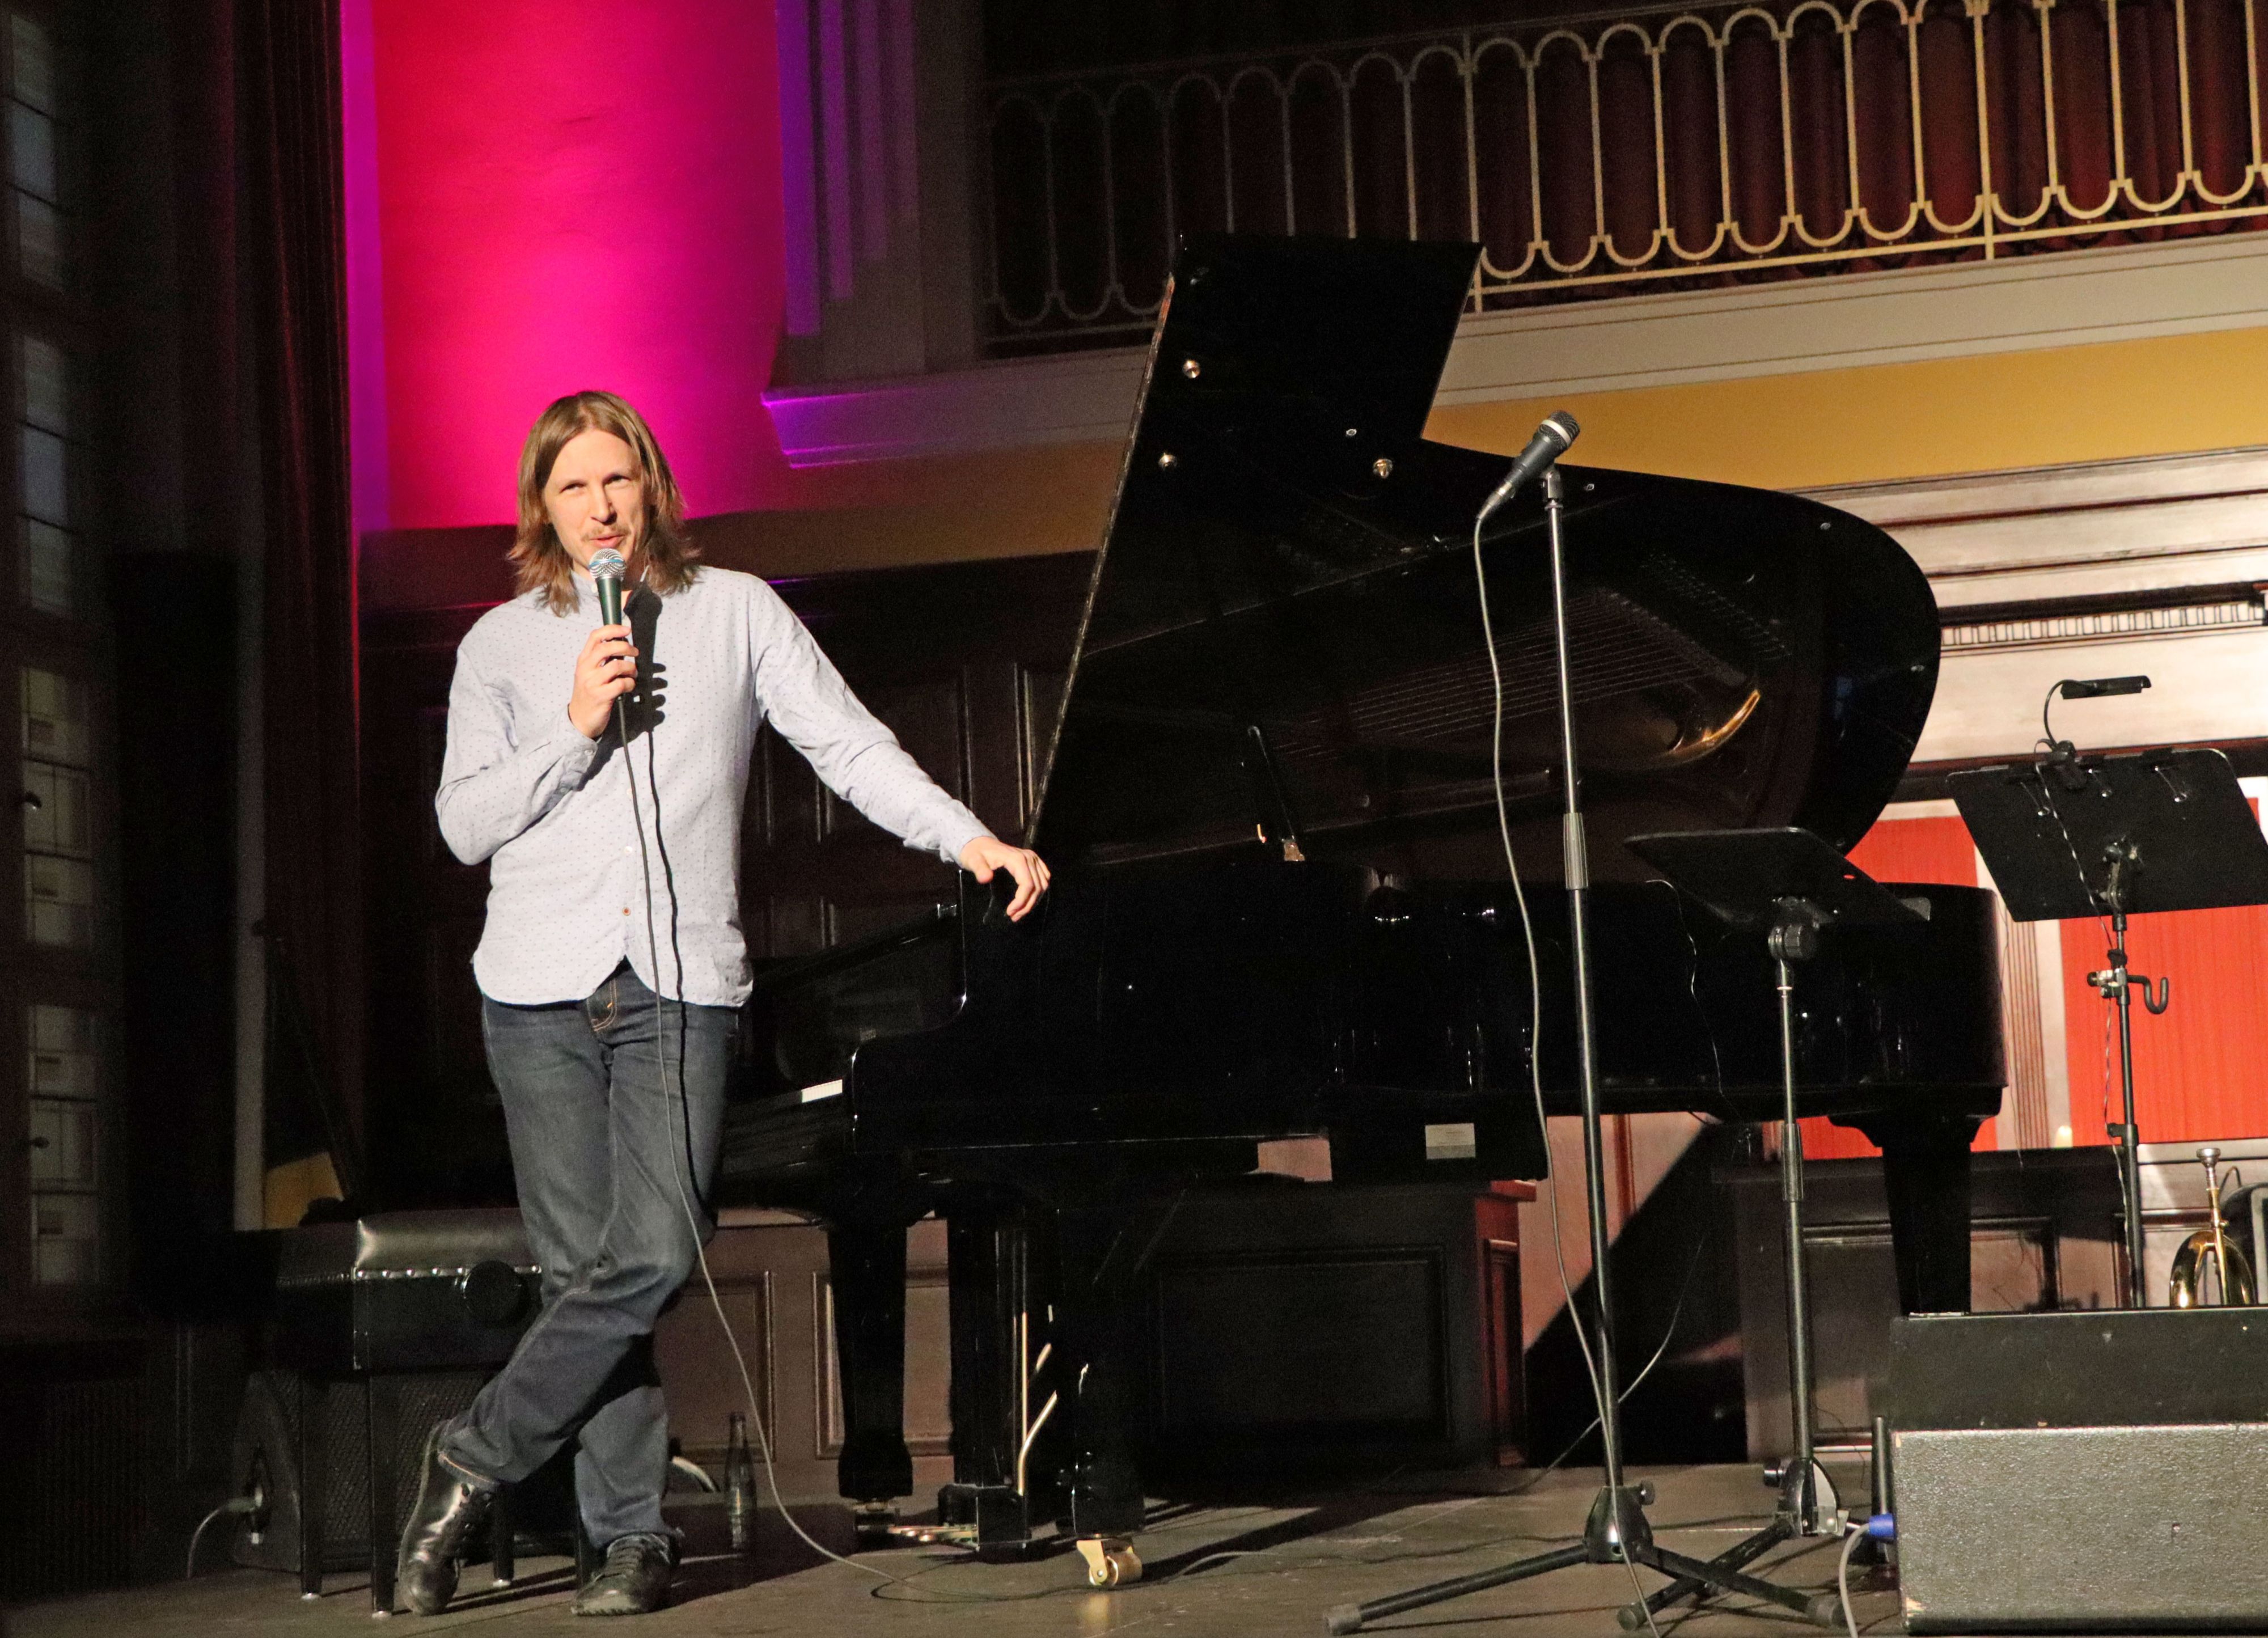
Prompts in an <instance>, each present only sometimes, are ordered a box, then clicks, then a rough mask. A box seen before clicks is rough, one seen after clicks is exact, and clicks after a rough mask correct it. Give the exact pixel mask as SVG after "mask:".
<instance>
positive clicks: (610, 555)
mask: <svg viewBox="0 0 2268 1638" xmlns="http://www.w3.org/2000/svg"><path fill="white" fill-rule="evenodd" d="M629 567H630V565H629V564H627V563H625V562H622V554H621V553H620V552H617V551H615V549H614V547H607V548H605V549H604V550H603V551H597V552H593V553H592V554H591V563H590V569H591V584H592V586H593V589H595V590H596V591H597V592H598V594H599V623H600V625H602V626H619V625H621V624H622V575H623V572H624V571H625V570H626V569H628V568H629Z"/></svg>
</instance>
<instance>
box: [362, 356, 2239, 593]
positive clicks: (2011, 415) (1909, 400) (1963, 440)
mask: <svg viewBox="0 0 2268 1638" xmlns="http://www.w3.org/2000/svg"><path fill="white" fill-rule="evenodd" d="M1558 408H1565V409H1569V410H1572V412H1573V413H1574V415H1576V417H1577V418H1578V419H1579V420H1580V421H1581V422H1582V423H1583V439H1582V442H1581V444H1580V445H1579V446H1578V449H1577V458H1578V459H1580V460H1581V461H1582V462H1583V463H1585V464H1586V465H1590V466H1618V467H1624V468H1627V469H1630V470H1633V471H1639V472H1660V473H1668V474H1675V475H1677V476H1682V477H1694V478H1709V479H1715V480H1718V481H1723V482H1730V483H1746V484H1755V485H1757V486H1760V487H1763V488H1816V487H1821V486H1823V485H1828V484H1835V483H1853V482H1864V481H1870V480H1888V479H1911V478H1923V477H1932V476H1940V475H1946V474H1955V473H1971V472H1995V471H2002V470H2006V469H2008V468H2011V467H2024V466H2057V465H2061V464H2063V463H2066V462H2071V461H2089V460H2106V459H2117V458H2119V457H2130V456H2136V455H2161V454H2176V453H2183V452H2196V451H2203V450H2220V449H2236V448H2243V447H2248V446H2268V329H2248V330H2228V331H2221V332H2219V333H2217V334H2204V335H2183V336H2168V337H2161V338H2158V339H2155V340H2150V341H2138V342H2104V343H2100V344H2097V345H2095V346H2088V347H2061V348H2047V349H2038V350H2035V351H2030V352H2015V353H1998V354H1987V355H1980V356H1970V357H1965V358H1948V359H1938V360H1933V361H1930V362H1927V363H1922V364H1878V365H1869V366H1867V367H1864V368H1859V369H1852V370H1831V371H1814V372H1811V373H1807V374H1798V375H1782V376H1766V377H1759V378H1755V379H1751V380H1741V381H1713V382H1705V383H1700V384H1697V385H1693V386H1659V387H1633V388H1627V389H1624V390H1623V391H1620V392H1614V393H1579V394H1575V395H1572V396H1568V397H1564V398H1553V399H1533V400H1506V401H1502V402H1498V403H1491V404H1476V405H1460V406H1455V407H1452V408H1444V409H1441V410H1440V411H1438V412H1436V414H1435V415H1434V416H1433V418H1432V422H1431V424H1430V425H1429V426H1428V427H1427V429H1426V430H1427V431H1428V433H1429V434H1430V435H1431V436H1432V437H1435V438H1438V439H1440V440H1441V441H1443V442H1445V443H1450V444H1466V445H1469V446H1470V447H1472V448H1476V449H1485V450H1493V451H1497V452H1503V453H1507V454H1508V453H1510V452H1512V451H1514V450H1516V449H1518V448H1519V447H1520V446H1521V444H1524V443H1526V442H1527V440H1528V435H1529V434H1530V433H1531V432H1533V431H1534V430H1535V423H1536V422H1538V421H1540V420H1541V419H1542V418H1543V416H1544V415H1546V414H1547V413H1549V412H1550V411H1551V410H1553V409H1558ZM1120 453H1121V452H1120V446H1119V444H1117V443H1116V441H1113V442H1110V443H1107V444H1057V445H1050V446H1046V447H1042V448H1035V449H1027V450H1007V451H994V452H984V453H980V454H976V455H962V456H953V457H946V458H926V459H919V460H897V461H876V462H872V463H868V464H865V465H863V466H833V467H825V468H819V469H814V470H811V471H806V472H802V473H799V474H796V482H795V485H794V492H793V494H792V497H791V501H790V506H789V508H788V509H787V510H774V511H762V512H739V513H734V514H731V515H729V516H725V517H716V518H702V519H699V520H697V521H696V524H695V532H696V536H697V538H698V539H699V540H700V542H701V546H702V549H703V552H704V553H705V554H706V555H707V556H708V557H709V559H710V560H711V562H718V563H722V564H724V565H725V566H727V567H729V568H734V569H747V570H749V571H751V572H753V573H756V574H762V575H767V576H771V577H781V576H792V575H807V574H821V573H825V572H828V571H829V570H835V569H882V568H892V567H898V566H902V565H909V564H916V563H943V562H968V561H971V560H975V559H980V558H990V557H1020V556H1027V555H1038V554H1042V553H1049V552H1084V551H1092V550H1093V549H1094V547H1095V546H1096V545H1097V544H1098V542H1099V541H1100V540H1101V534H1102V530H1103V527H1104V525H1105V524H1106V523H1107V522H1108V518H1109V511H1110V497H1111V493H1112V489H1113V488H1114V486H1115V484H1116V481H1117V474H1118V463H1119V459H1120ZM416 533H417V536H418V538H417V539H416V540H409V539H406V538H403V539H394V538H391V537H389V539H388V540H387V541H386V542H381V543H375V544H377V545H381V546H383V547H384V548H385V549H374V550H372V551H370V552H368V553H367V554H366V561H365V580H366V583H367V584H366V586H365V599H366V604H367V606H370V607H372V608H373V609H376V608H384V607H387V606H397V605H398V606H416V605H418V604H420V603H423V602H429V601H442V602H448V601H474V600H485V599H489V598H493V597H501V596H504V595H505V594H506V592H507V591H508V590H509V585H510V582H509V578H508V577H506V576H505V574H504V569H503V567H502V562H501V553H502V551H503V539H504V537H503V534H502V533H501V532H498V531H490V532H487V533H490V534H495V535H496V536H497V539H496V540H493V541H490V540H487V539H486V536H485V535H484V536H483V537H482V544H481V545H480V546H479V547H478V548H477V550H473V549H472V548H468V547H466V546H465V545H464V544H463V543H461V542H460V541H457V540H454V539H453V538H452V539H448V540H443V539H441V538H440V537H442V536H443V535H446V534H449V533H450V532H441V531H420V532H416ZM455 533H465V532H461V531H460V532H455ZM476 533H477V532H476ZM427 536H431V537H433V538H432V539H431V540H427V539H425V537H427ZM468 550H470V551H471V558H470V559H468V558H467V557H466V555H467V553H468ZM460 560H464V561H460ZM472 560H477V561H472ZM397 581H399V582H401V584H400V585H398V586H397V585H396V584H394V583H395V582H397ZM459 581H463V582H464V584H457V583H458V582H459ZM445 593H446V594H445Z"/></svg>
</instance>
